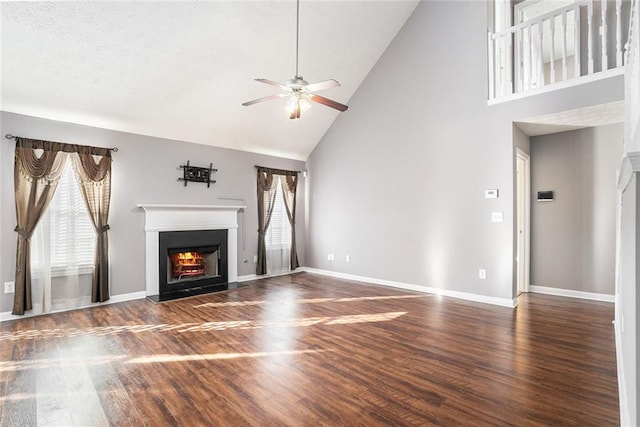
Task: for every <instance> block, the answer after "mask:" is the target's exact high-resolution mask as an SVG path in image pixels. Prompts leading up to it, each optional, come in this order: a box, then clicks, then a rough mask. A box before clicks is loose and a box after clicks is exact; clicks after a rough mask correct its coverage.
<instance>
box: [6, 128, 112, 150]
mask: <svg viewBox="0 0 640 427" xmlns="http://www.w3.org/2000/svg"><path fill="white" fill-rule="evenodd" d="M4 137H5V138H7V139H16V138H18V137H17V136H15V135H11V134H10V133H8V134H6V135H5V136H4ZM107 150H111V151H113V152H114V153H117V152H118V147H113V148H107Z"/></svg>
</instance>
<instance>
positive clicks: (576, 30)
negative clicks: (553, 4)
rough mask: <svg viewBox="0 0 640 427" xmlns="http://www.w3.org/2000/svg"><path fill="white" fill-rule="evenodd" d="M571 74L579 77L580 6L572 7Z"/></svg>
mask: <svg viewBox="0 0 640 427" xmlns="http://www.w3.org/2000/svg"><path fill="white" fill-rule="evenodd" d="M573 76H574V77H575V78H576V79H577V78H578V77H580V8H579V7H576V8H574V9H573Z"/></svg>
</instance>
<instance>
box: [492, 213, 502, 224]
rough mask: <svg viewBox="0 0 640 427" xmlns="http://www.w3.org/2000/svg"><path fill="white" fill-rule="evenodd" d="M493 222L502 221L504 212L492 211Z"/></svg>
mask: <svg viewBox="0 0 640 427" xmlns="http://www.w3.org/2000/svg"><path fill="white" fill-rule="evenodd" d="M491 222H502V212H491Z"/></svg>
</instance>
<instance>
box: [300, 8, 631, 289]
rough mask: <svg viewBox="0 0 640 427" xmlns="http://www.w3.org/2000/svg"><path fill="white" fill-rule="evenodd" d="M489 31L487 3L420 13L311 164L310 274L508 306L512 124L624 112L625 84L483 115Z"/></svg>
mask: <svg viewBox="0 0 640 427" xmlns="http://www.w3.org/2000/svg"><path fill="white" fill-rule="evenodd" d="M486 29H487V7H486V3H485V2H476V1H464V2H463V1H456V2H444V1H437V2H431V1H427V2H421V3H420V4H419V5H418V7H417V8H416V10H415V11H414V13H413V15H412V16H411V17H410V18H409V20H408V21H407V23H406V24H405V26H404V27H403V28H402V30H401V31H400V32H399V34H398V35H397V36H396V38H395V39H394V41H393V42H392V43H391V44H390V46H389V48H388V49H387V50H386V52H385V53H384V54H383V55H382V57H381V58H380V60H379V61H378V63H377V64H376V66H375V67H374V68H373V69H372V71H371V72H370V73H369V75H368V77H367V78H366V79H365V81H364V82H363V83H362V84H361V86H360V88H359V89H358V91H357V92H356V93H355V94H354V96H353V97H352V98H351V99H350V101H349V105H350V108H349V110H348V111H346V112H345V113H342V114H341V115H340V116H339V117H338V119H337V120H336V122H335V123H334V125H333V126H332V128H331V129H330V130H329V131H328V132H327V133H326V134H325V136H324V138H323V139H322V141H321V142H320V144H319V145H318V146H317V147H316V149H315V150H314V151H313V153H312V154H311V156H310V158H309V159H308V161H307V169H308V170H309V174H310V177H309V180H308V197H309V200H308V201H309V212H308V221H309V222H308V235H307V242H308V247H307V266H309V267H315V268H320V269H328V270H335V271H338V272H344V273H351V274H357V275H361V276H367V277H374V278H379V279H386V280H395V281H400V282H407V283H411V284H416V285H422V286H432V287H440V288H444V289H447V290H451V291H461V292H468V293H473V294H478V295H484V296H492V297H499V298H508V299H511V298H513V296H514V291H513V259H514V255H513V254H514V243H513V242H514V239H513V220H514V215H513V213H514V209H513V206H514V205H513V188H514V186H513V183H514V146H513V132H514V130H513V124H512V122H513V121H518V120H524V119H527V118H531V117H536V116H538V115H541V114H547V113H551V112H554V111H565V110H570V109H574V108H579V107H582V106H586V105H594V104H600V103H604V102H610V101H616V100H621V99H623V84H622V78H621V77H617V78H612V79H607V80H601V81H598V82H593V83H589V84H585V85H582V86H580V87H573V88H568V89H563V90H558V91H555V92H550V93H546V94H541V95H537V96H531V97H527V98H524V99H521V100H516V101H511V102H508V103H504V104H497V105H492V106H488V105H487V101H486V100H487V72H486V69H487V58H486V52H487V47H486V37H482V36H481V35H482V34H486ZM490 188H497V189H499V190H500V198H499V199H493V200H485V199H484V194H483V192H484V190H485V189H490ZM492 211H502V212H503V213H504V222H503V223H492V222H491V212H492ZM328 253H335V261H333V262H330V261H327V254H328ZM346 254H349V255H351V262H350V263H346V262H345V257H344V256H345V255H346ZM481 267H482V268H486V270H487V279H486V280H480V279H479V278H478V269H479V268H481Z"/></svg>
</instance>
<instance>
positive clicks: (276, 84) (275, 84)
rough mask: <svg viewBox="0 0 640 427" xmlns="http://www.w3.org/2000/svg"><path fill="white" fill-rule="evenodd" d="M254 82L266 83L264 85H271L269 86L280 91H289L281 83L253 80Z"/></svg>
mask: <svg viewBox="0 0 640 427" xmlns="http://www.w3.org/2000/svg"><path fill="white" fill-rule="evenodd" d="M255 81H257V82H260V83H266V84H268V85H271V86H275V87H279V88H280V89H282V90H286V91H289V87H288V86H286V85H283V84H282V83H278V82H274V81H273V80H268V79H255Z"/></svg>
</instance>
